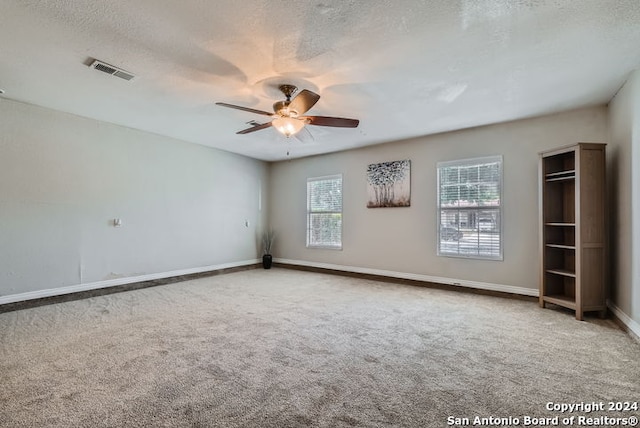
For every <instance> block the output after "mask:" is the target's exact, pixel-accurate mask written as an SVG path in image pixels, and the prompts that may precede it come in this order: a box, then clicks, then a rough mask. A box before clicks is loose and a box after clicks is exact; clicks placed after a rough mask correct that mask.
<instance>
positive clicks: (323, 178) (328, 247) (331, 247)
mask: <svg viewBox="0 0 640 428" xmlns="http://www.w3.org/2000/svg"><path fill="white" fill-rule="evenodd" d="M338 179H339V180H340V193H341V197H340V210H339V211H333V210H326V211H311V193H310V191H309V190H310V189H309V183H312V182H318V181H329V180H338ZM343 183H344V180H343V177H342V174H332V175H323V176H320V177H307V230H306V248H311V249H324V250H342V232H343V230H344V214H343V211H344V200H343V198H342V196H344V193H343ZM313 214H340V244H339V245H329V244H312V243H311V230H312V229H311V217H312V215H313Z"/></svg>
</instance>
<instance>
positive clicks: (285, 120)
mask: <svg viewBox="0 0 640 428" xmlns="http://www.w3.org/2000/svg"><path fill="white" fill-rule="evenodd" d="M271 124H272V125H273V126H274V127H275V128H276V129H277V130H278V131H279V132H281V133H282V134H284V135H285V136H286V137H287V138H289V137H291V136H292V135H294V134H297V133H298V132H300V131H301V130H302V128H304V125H305V121H304V120H300V119H295V118H293V117H278V118H275V119H273V122H271Z"/></svg>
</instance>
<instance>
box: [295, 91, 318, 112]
mask: <svg viewBox="0 0 640 428" xmlns="http://www.w3.org/2000/svg"><path fill="white" fill-rule="evenodd" d="M319 99H320V95H318V94H316V93H315V92H311V91H309V90H307V89H303V90H302V92H300V93H299V94H298V95H296V96H295V97H294V98H293V99H292V100H291V104H289V110H294V111H297V112H298V115H302V114H305V113H306V112H307V111H308V110H309V109H310V108H311V107H313V106H314V105H315V104H316V103H317V102H318V100H319Z"/></svg>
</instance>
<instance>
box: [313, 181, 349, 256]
mask: <svg viewBox="0 0 640 428" xmlns="http://www.w3.org/2000/svg"><path fill="white" fill-rule="evenodd" d="M307 247H310V248H333V249H338V250H339V249H341V248H342V175H332V176H328V177H317V178H309V179H307Z"/></svg>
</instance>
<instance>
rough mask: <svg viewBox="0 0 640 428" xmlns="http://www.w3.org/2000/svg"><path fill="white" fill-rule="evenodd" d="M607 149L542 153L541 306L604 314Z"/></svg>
mask: <svg viewBox="0 0 640 428" xmlns="http://www.w3.org/2000/svg"><path fill="white" fill-rule="evenodd" d="M605 146H606V145H605V144H599V143H578V144H575V145H572V146H567V147H562V148H559V149H554V150H550V151H546V152H543V153H540V164H539V175H540V180H539V195H540V201H539V204H540V213H539V216H540V255H541V270H540V306H541V307H543V308H544V307H545V306H546V304H547V303H551V304H554V305H558V306H562V307H565V308H569V309H572V310H575V313H576V318H577V319H579V320H582V319H583V314H584V312H587V311H598V312H599V313H600V315H601V316H604V315H605V314H606V281H605V275H606V268H605V266H606V265H605V260H606V247H605V243H606V227H605V214H606V213H605V202H606V201H605Z"/></svg>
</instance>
